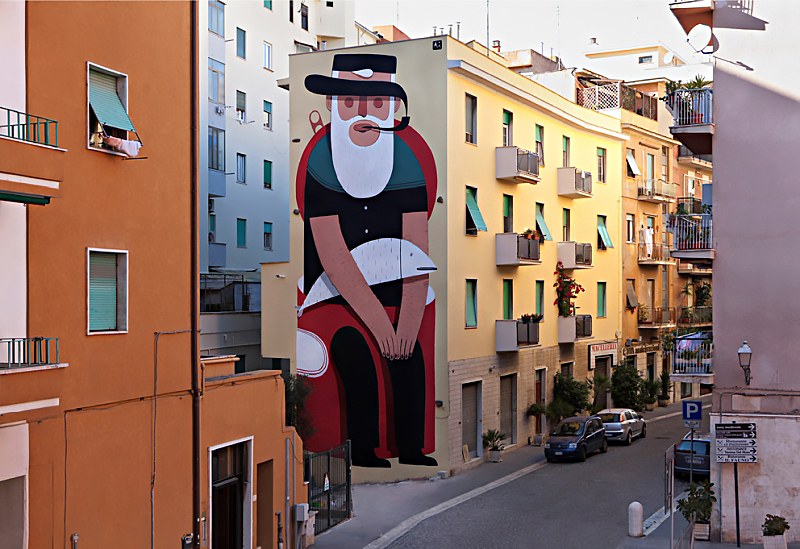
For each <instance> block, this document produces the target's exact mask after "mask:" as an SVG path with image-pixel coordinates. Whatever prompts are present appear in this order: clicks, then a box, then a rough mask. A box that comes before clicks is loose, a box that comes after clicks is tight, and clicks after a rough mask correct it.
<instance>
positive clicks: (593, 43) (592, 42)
mask: <svg viewBox="0 0 800 549" xmlns="http://www.w3.org/2000/svg"><path fill="white" fill-rule="evenodd" d="M589 45H590V46H596V45H597V38H595V37H594V36H592V37H591V38H589Z"/></svg>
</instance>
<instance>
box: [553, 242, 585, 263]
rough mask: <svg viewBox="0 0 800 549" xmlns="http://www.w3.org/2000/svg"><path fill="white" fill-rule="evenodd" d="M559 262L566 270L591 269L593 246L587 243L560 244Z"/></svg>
mask: <svg viewBox="0 0 800 549" xmlns="http://www.w3.org/2000/svg"><path fill="white" fill-rule="evenodd" d="M558 260H559V261H560V262H561V263H562V264H563V265H564V268H565V269H591V268H592V245H591V244H587V243H585V242H559V243H558Z"/></svg>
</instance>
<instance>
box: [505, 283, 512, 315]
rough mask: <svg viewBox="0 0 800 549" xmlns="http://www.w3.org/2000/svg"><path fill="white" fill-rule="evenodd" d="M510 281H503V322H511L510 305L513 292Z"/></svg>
mask: <svg viewBox="0 0 800 549" xmlns="http://www.w3.org/2000/svg"><path fill="white" fill-rule="evenodd" d="M511 284H512V282H511V281H510V280H504V281H503V320H511V318H512V317H513V304H512V303H511V299H512V295H513V293H512V292H513V290H512V289H511Z"/></svg>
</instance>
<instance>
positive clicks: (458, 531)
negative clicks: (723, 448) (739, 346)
mask: <svg viewBox="0 0 800 549" xmlns="http://www.w3.org/2000/svg"><path fill="white" fill-rule="evenodd" d="M703 402H704V406H709V405H710V399H708V398H704V399H703ZM708 411H709V409H708V408H704V416H705V419H704V425H703V428H702V429H701V431H708ZM645 417H646V419H647V420H648V429H647V437H646V438H644V439H640V440H636V441H634V443H633V445H632V446H630V447H626V446H617V445H612V446H610V448H609V451H608V453H607V454H594V455H592V456H590V457H589V459H588V460H587V461H586V463H569V462H563V463H561V462H559V463H551V464H548V463H546V462H545V460H544V452H543V448H541V447H534V446H523V447H521V448H519V449H517V450H515V451H512V452H507V453H506V454H505V456H504V461H503V462H502V463H485V464H483V465H481V466H480V467H478V468H476V469H472V470H470V471H467V472H465V473H462V474H460V475H456V476H454V477H452V478H449V479H445V480H420V481H407V482H400V483H391V484H366V485H356V486H355V487H354V490H353V499H354V505H355V515H356V516H355V517H354V518H353V519H351V520H349V521H347V522H345V523H343V524H341V525H339V526H337V527H335V528H333V529H332V530H330V531H329V532H325V533H323V534H321V535H320V536H318V537H317V539H316V546H317V547H318V548H319V549H336V548H342V549H344V548H347V549H353V548H360V547H367V546H368V547H369V549H383V548H386V547H389V548H391V549H401V548H417V547H459V548H463V547H465V548H470V547H475V548H484V547H536V548H550V547H553V548H582V547H587V548H603V547H608V548H610V549H614V548H616V547H618V546H620V547H623V546H622V545H621V540H622V541H623V542H624V541H626V537H627V510H628V505H629V504H630V503H631V502H632V501H639V502H640V503H642V505H643V507H644V516H645V519H647V518H648V517H650V516H651V515H653V514H654V513H656V512H657V511H659V509H660V508H662V507H663V505H664V487H663V484H664V480H663V468H664V451H665V450H666V449H667V448H668V447H669V446H670V445H671V444H673V443H675V442H677V441H678V440H680V438H681V437H682V436H683V435H684V434H685V433H686V432H687V430H686V429H685V428H684V427H683V422H682V420H681V417H680V403H676V404H673V405H670V406H669V407H667V408H659V409H656V410H655V411H653V412H649V413H646V414H645ZM659 418H660V419H659ZM686 484H687V481H686V480H679V481H678V482H676V494H677V493H680V492H681V491H682V490H683V489H685V487H686ZM678 519H680V521H682V520H683V519H682V518H680V516H679V515H678V516H677V517H676V532H678V531H679V529H680V526H681V525H683V527H685V522H684V523H681V522H680V521H679V520H678ZM665 525H666V527H668V526H669V520H668V519H667V520H666V521H665V522H664V523H662V524H661V525H660V526H658V527H657V528H656V527H654V528H652V530H653V533H652V534H651V535H650V536H649V537H648V538H644V539H643V540H642V541H643V542H644V543H647V544H646V545H642V546H641V547H642V548H645V547H667V546H668V545H669V541H668V539H669V531H668V528H665ZM664 532H665V533H666V538H664V537H663V536H662V533H664ZM676 535H677V534H676ZM650 538H652V541H651V539H650ZM658 538H661V539H660V540H658ZM652 543H657V545H653V544H652ZM635 547H638V546H636V545H632V546H624V548H625V549H633V548H635ZM697 547H698V548H699V545H698V546H697Z"/></svg>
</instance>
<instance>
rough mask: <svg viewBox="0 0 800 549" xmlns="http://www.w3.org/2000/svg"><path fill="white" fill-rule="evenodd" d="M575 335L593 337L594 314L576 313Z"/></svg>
mask: <svg viewBox="0 0 800 549" xmlns="http://www.w3.org/2000/svg"><path fill="white" fill-rule="evenodd" d="M575 337H592V315H575Z"/></svg>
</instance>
